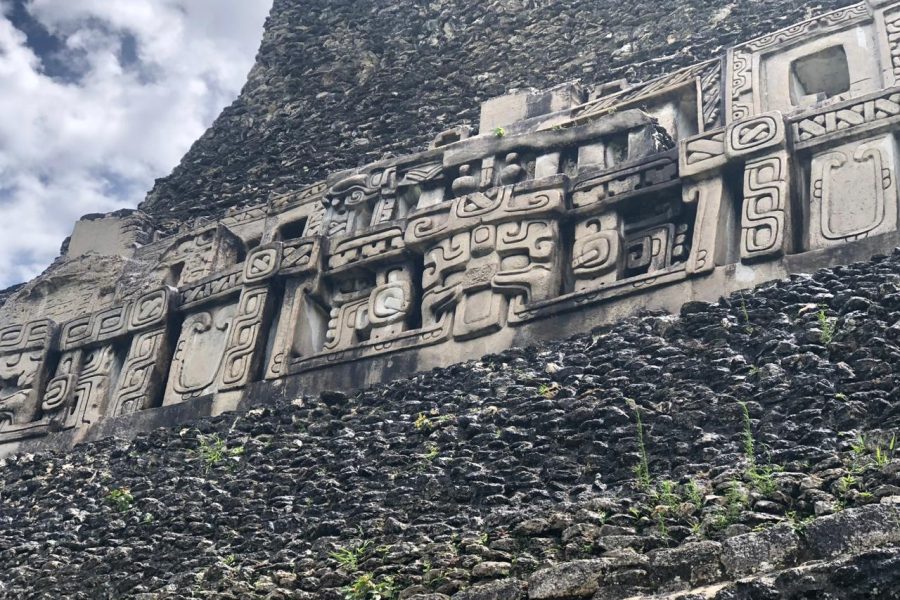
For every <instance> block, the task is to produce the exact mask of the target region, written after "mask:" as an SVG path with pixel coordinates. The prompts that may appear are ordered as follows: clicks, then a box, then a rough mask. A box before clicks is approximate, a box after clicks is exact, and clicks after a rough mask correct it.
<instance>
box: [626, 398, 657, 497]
mask: <svg viewBox="0 0 900 600" xmlns="http://www.w3.org/2000/svg"><path fill="white" fill-rule="evenodd" d="M626 402H627V403H628V406H629V407H630V408H631V411H632V412H633V413H634V419H635V424H636V426H637V444H638V453H639V454H640V462H639V463H638V464H637V465H635V467H634V473H635V476H636V478H637V480H638V485H639V486H640V487H641V488H642V489H645V490H646V489H649V488H650V486H651V481H650V461H649V459H648V458H647V446H646V444H645V443H644V421H643V419H642V418H641V410H640V408H638V405H637V402H635V401H634V400H631V399H629V400H627V401H626Z"/></svg>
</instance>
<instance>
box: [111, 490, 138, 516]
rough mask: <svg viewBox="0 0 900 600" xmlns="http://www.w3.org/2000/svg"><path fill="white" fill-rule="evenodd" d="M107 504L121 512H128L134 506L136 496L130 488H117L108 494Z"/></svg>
mask: <svg viewBox="0 0 900 600" xmlns="http://www.w3.org/2000/svg"><path fill="white" fill-rule="evenodd" d="M106 502H107V503H108V504H110V505H111V506H112V507H113V508H115V509H116V510H117V511H119V512H127V511H128V510H130V509H131V505H132V504H134V496H132V495H131V492H130V491H129V490H128V488H116V489H113V490H110V491H109V493H108V494H106Z"/></svg>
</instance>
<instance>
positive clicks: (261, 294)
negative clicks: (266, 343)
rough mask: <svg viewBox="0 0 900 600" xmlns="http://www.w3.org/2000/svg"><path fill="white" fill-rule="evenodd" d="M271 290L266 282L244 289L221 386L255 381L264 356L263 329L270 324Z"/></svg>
mask: <svg viewBox="0 0 900 600" xmlns="http://www.w3.org/2000/svg"><path fill="white" fill-rule="evenodd" d="M268 303H269V291H268V288H267V287H265V286H260V287H255V288H246V289H244V290H243V291H242V292H241V298H240V301H239V303H238V309H237V314H236V315H235V317H234V320H233V321H232V325H231V331H230V332H229V338H228V345H227V346H226V347H225V354H224V356H223V359H222V373H221V377H220V386H219V389H230V388H234V387H241V386H243V385H246V384H247V383H249V382H250V381H251V378H252V377H253V375H254V374H255V371H256V366H258V364H259V361H260V360H261V354H262V352H260V349H261V348H260V346H261V342H262V336H261V335H260V334H261V332H262V331H263V330H265V329H266V328H267V323H266V321H267V319H268V312H269V307H268Z"/></svg>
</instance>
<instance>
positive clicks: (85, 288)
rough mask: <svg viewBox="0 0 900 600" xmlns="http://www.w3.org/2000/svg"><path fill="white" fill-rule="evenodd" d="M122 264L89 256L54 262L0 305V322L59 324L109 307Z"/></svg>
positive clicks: (118, 260)
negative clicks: (47, 321)
mask: <svg viewBox="0 0 900 600" xmlns="http://www.w3.org/2000/svg"><path fill="white" fill-rule="evenodd" d="M126 262H127V261H126V259H124V258H122V257H121V256H100V255H92V254H89V255H84V256H81V257H79V258H75V259H71V260H63V261H61V262H57V263H55V264H54V265H53V266H51V267H50V268H49V269H48V270H47V271H46V272H44V273H43V274H41V275H40V276H38V277H37V278H36V279H34V280H33V281H30V282H28V283H26V284H25V285H24V286H22V288H20V289H19V290H17V291H16V292H14V293H13V294H12V295H11V296H10V297H9V298H8V299H7V301H6V302H5V303H4V304H3V306H0V323H2V324H4V325H6V324H12V323H26V322H28V321H31V320H34V319H36V318H47V319H52V320H53V321H56V322H58V323H59V322H63V321H67V320H69V319H73V318H75V317H79V316H81V315H84V314H86V313H91V312H94V311H97V310H101V309H103V308H106V307H108V306H112V305H113V304H114V302H115V290H116V279H117V277H118V275H119V273H120V272H121V271H122V269H123V268H124V266H125V264H126Z"/></svg>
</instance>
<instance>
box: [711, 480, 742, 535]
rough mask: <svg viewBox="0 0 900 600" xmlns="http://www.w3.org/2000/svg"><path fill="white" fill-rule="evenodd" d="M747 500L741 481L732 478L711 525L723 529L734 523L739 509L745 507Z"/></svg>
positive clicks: (737, 517) (738, 515) (739, 512)
mask: <svg viewBox="0 0 900 600" xmlns="http://www.w3.org/2000/svg"><path fill="white" fill-rule="evenodd" d="M748 500H749V499H748V497H747V494H746V493H744V491H743V490H742V489H741V482H740V481H738V480H737V479H732V480H731V481H730V482H729V484H728V489H727V490H726V491H725V505H724V507H723V509H722V512H721V513H720V514H719V515H718V517H717V518H716V520H715V521H714V522H713V527H715V528H716V529H724V528H726V527H728V526H729V525H732V524H734V523H736V522H737V520H738V519H739V518H740V516H741V511H743V510H744V509H745V508H746V507H747V502H748Z"/></svg>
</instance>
